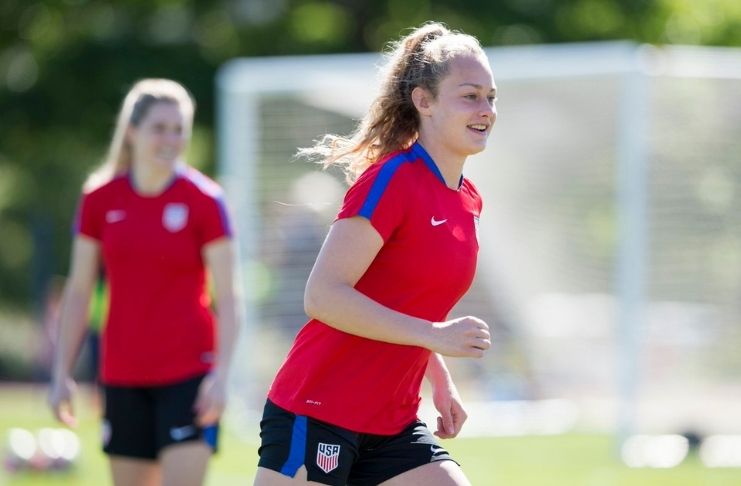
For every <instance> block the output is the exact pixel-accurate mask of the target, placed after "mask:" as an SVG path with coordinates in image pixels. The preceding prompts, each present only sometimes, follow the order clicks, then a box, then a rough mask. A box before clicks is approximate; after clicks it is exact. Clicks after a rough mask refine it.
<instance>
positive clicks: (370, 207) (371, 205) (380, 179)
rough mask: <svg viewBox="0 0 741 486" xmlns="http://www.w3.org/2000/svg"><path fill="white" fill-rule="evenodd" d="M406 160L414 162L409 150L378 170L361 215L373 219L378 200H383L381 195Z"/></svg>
mask: <svg viewBox="0 0 741 486" xmlns="http://www.w3.org/2000/svg"><path fill="white" fill-rule="evenodd" d="M404 162H414V159H413V158H410V157H409V152H402V153H400V154H398V155H396V156H394V157H393V158H391V159H390V160H388V161H386V162H385V163H384V165H383V167H381V169H380V170H379V171H378V175H377V176H376V180H374V181H373V185H372V186H371V189H370V191H368V195H367V196H366V198H365V202H364V203H363V206H362V207H361V208H360V211H359V212H358V215H359V216H363V217H364V218H368V219H371V216H373V212H374V211H375V210H376V206H378V202H379V201H380V200H381V196H383V193H384V192H385V191H386V188H387V187H388V185H389V182H391V178H392V177H393V176H394V174H395V173H396V170H397V169H398V168H399V167H401V164H403V163H404Z"/></svg>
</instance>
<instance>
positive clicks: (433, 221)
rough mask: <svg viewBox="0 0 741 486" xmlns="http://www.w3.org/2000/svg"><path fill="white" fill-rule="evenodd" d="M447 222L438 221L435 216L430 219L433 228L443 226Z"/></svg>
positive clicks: (444, 220)
mask: <svg viewBox="0 0 741 486" xmlns="http://www.w3.org/2000/svg"><path fill="white" fill-rule="evenodd" d="M446 221H447V219H441V220H437V219H435V217H434V216H433V217H432V219H430V224H431V225H432V226H440V225H441V224H443V223H444V222H446Z"/></svg>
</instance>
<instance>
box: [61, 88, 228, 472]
mask: <svg viewBox="0 0 741 486" xmlns="http://www.w3.org/2000/svg"><path fill="white" fill-rule="evenodd" d="M193 114H194V103H193V100H192V98H191V96H190V94H189V93H188V92H187V91H186V89H185V88H184V87H183V86H181V85H180V84H178V83H176V82H175V81H171V80H167V79H145V80H142V81H139V82H137V83H136V84H135V85H134V86H133V87H132V88H131V90H130V91H129V93H128V94H127V96H126V98H125V100H124V102H123V106H122V108H121V111H120V113H119V116H118V121H117V124H116V128H115V131H114V134H113V140H112V141H111V146H110V149H109V153H108V157H107V159H106V160H105V162H104V163H103V165H102V166H101V167H100V168H99V169H98V170H97V171H95V172H94V173H93V174H92V175H91V176H90V177H89V179H88V181H87V182H86V184H85V186H84V188H83V194H82V199H81V203H80V206H79V209H78V214H77V217H76V225H75V239H74V243H73V250H72V261H71V268H70V276H69V279H68V282H67V285H66V289H65V293H64V301H63V308H62V312H61V316H60V334H59V339H58V343H57V349H56V357H55V362H54V369H53V377H52V386H51V391H50V394H49V402H50V405H51V408H52V410H53V412H54V414H55V416H56V417H57V418H58V419H59V420H61V421H62V422H64V423H66V424H68V425H74V423H75V417H74V414H73V412H72V406H71V405H72V394H73V392H74V388H75V386H74V381H73V380H72V378H71V371H72V368H73V366H74V363H75V360H76V358H77V354H78V351H79V347H80V344H81V340H82V338H83V336H84V333H85V326H86V321H87V313H88V305H89V302H90V297H91V294H92V292H93V289H94V287H95V282H96V278H97V275H98V270H99V268H100V266H101V265H103V266H104V267H105V271H106V278H107V280H108V284H109V288H110V304H109V311H108V317H107V322H106V325H105V328H104V331H103V336H102V362H101V370H100V379H101V382H102V384H103V386H104V394H105V414H104V421H103V450H104V451H105V452H106V454H108V456H109V459H110V465H111V472H112V476H113V482H114V484H115V485H117V486H126V485H131V486H134V485H136V486H149V485H152V486H154V485H159V484H164V485H178V486H182V485H200V484H202V483H203V479H204V476H205V472H206V467H207V463H208V460H209V458H210V456H211V454H212V452H213V450H215V448H216V439H217V431H218V421H219V418H220V416H221V413H222V411H223V409H224V405H225V399H226V379H227V374H228V371H229V363H230V359H231V355H232V350H233V343H234V341H235V338H236V334H237V310H236V309H237V306H236V300H235V295H234V286H233V277H234V252H233V246H232V232H231V226H230V223H229V220H228V216H227V212H226V210H225V207H224V202H223V199H222V192H221V190H220V188H219V187H218V186H217V185H216V183H214V182H213V181H211V180H210V179H208V178H206V177H205V176H204V175H203V174H201V173H200V172H198V171H196V170H195V169H193V168H191V167H188V166H187V165H186V164H185V162H184V161H183V159H182V156H183V151H184V149H185V147H186V145H187V143H188V141H189V140H190V136H191V129H192V124H193ZM207 269H208V270H209V271H210V274H211V277H212V281H213V289H214V292H215V298H216V316H214V315H212V313H211V310H210V302H209V295H208V293H207V286H206V279H207V277H206V270H207ZM217 323H218V326H217ZM217 328H218V329H217Z"/></svg>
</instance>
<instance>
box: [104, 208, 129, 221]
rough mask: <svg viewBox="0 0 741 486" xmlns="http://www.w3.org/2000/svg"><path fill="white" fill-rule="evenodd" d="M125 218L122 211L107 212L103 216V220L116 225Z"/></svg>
mask: <svg viewBox="0 0 741 486" xmlns="http://www.w3.org/2000/svg"><path fill="white" fill-rule="evenodd" d="M125 218H126V213H125V212H123V211H116V210H113V211H108V213H106V215H105V220H106V222H108V223H118V222H119V221H123V220H124V219H125Z"/></svg>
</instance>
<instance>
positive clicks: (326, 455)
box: [316, 442, 340, 473]
mask: <svg viewBox="0 0 741 486" xmlns="http://www.w3.org/2000/svg"><path fill="white" fill-rule="evenodd" d="M339 464H340V446H339V445H338V444H323V443H321V442H320V443H319V447H318V448H317V451H316V465H317V466H319V469H321V470H322V471H324V472H325V473H329V472H331V471H334V470H335V469H337V466H338V465H339Z"/></svg>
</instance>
